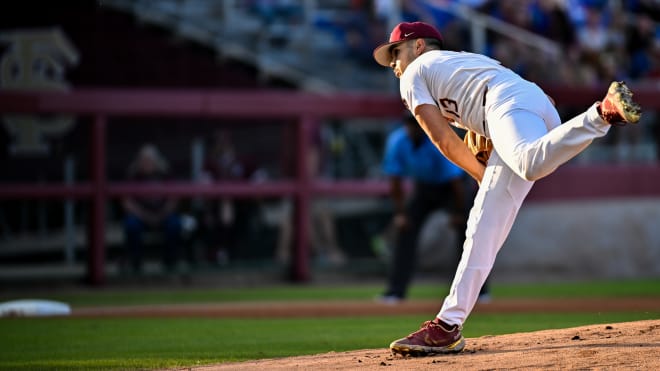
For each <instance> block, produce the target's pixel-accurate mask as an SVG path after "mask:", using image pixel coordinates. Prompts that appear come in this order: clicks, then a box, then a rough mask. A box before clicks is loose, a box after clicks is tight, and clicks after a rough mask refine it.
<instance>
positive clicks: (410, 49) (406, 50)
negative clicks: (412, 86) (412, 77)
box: [390, 40, 417, 79]
mask: <svg viewBox="0 0 660 371" xmlns="http://www.w3.org/2000/svg"><path fill="white" fill-rule="evenodd" d="M415 41H416V40H410V41H406V42H402V43H401V44H398V45H396V46H394V47H392V49H391V50H390V56H391V60H390V67H391V68H392V70H393V71H394V75H395V76H396V78H397V79H400V78H401V75H403V72H404V71H405V70H406V68H407V67H408V65H409V64H410V63H411V62H412V61H413V60H415V58H417V55H416V54H415V45H416V42H415Z"/></svg>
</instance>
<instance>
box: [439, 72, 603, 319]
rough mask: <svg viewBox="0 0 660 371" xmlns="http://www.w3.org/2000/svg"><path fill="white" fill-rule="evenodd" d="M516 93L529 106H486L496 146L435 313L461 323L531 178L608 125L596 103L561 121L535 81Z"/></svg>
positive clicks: (495, 95)
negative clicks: (449, 281)
mask: <svg viewBox="0 0 660 371" xmlns="http://www.w3.org/2000/svg"><path fill="white" fill-rule="evenodd" d="M532 85H533V84H532ZM534 86H536V85H534ZM527 88H529V86H527ZM498 94H499V95H506V94H509V95H510V94H511V91H510V90H509V91H506V90H505V89H499V90H498V89H497V88H495V89H493V90H492V91H489V93H488V95H487V100H491V99H492V101H495V102H496V101H498ZM518 94H522V95H523V96H522V97H520V98H521V99H523V100H524V101H525V103H526V105H527V106H528V107H530V109H527V108H525V109H521V108H518V107H515V105H516V104H515V103H514V104H511V105H510V106H509V107H507V104H504V105H499V106H495V105H493V106H488V104H487V106H486V122H487V126H488V127H487V130H488V134H489V136H490V138H491V140H492V141H493V147H494V150H493V153H492V154H491V157H490V159H489V161H488V165H487V167H486V171H485V174H484V177H483V179H482V182H481V185H480V187H479V191H478V192H477V195H476V197H475V200H474V205H473V206H472V209H471V210H470V215H469V219H468V224H467V230H466V236H465V237H466V238H465V243H464V246H463V254H462V257H461V261H460V263H459V265H458V267H457V270H456V274H455V276H454V280H453V282H452V285H451V289H450V292H449V295H448V296H447V297H446V298H445V301H444V303H443V305H442V308H441V309H440V311H439V312H438V315H437V317H438V318H440V319H442V320H443V321H444V322H446V323H448V324H452V325H453V324H456V325H461V326H462V325H463V323H464V322H465V320H466V319H467V317H468V315H469V314H470V312H471V311H472V309H473V307H474V305H475V304H476V302H477V299H478V296H479V290H480V289H481V286H482V285H483V284H484V282H485V281H486V278H487V277H488V275H489V273H490V271H491V269H492V268H493V265H494V263H495V257H496V255H497V253H498V251H499V250H500V248H501V247H502V245H503V244H504V241H505V240H506V238H507V236H508V235H509V232H510V231H511V227H512V226H513V222H514V220H515V218H516V215H517V214H518V210H520V207H521V205H522V202H523V200H524V199H525V197H526V196H527V194H528V193H529V191H530V190H531V188H532V185H533V184H534V180H537V179H540V178H542V177H544V176H546V175H548V174H550V173H552V172H553V171H554V170H555V169H557V167H559V166H560V165H561V164H563V163H565V162H566V161H568V160H570V159H571V158H573V157H575V156H576V155H577V154H579V153H580V152H581V151H582V150H584V149H585V148H586V147H587V146H588V145H589V144H590V143H591V142H592V141H593V140H594V139H595V138H598V137H601V136H603V135H605V134H606V133H607V131H608V130H609V128H610V125H609V124H607V123H606V122H605V121H604V120H603V119H602V118H600V116H599V115H598V112H597V110H596V104H594V105H592V106H591V107H590V108H589V109H588V110H587V111H586V112H584V113H582V114H580V115H578V116H576V117H575V118H573V119H571V120H569V121H568V122H566V123H564V124H561V120H560V118H559V114H558V113H557V111H556V109H555V108H554V106H552V103H551V102H550V101H549V99H548V98H547V96H546V95H545V94H544V93H543V92H542V91H541V90H540V89H539V88H538V87H536V88H534V89H525V90H524V91H519V92H518Z"/></svg>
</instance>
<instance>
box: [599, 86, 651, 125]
mask: <svg viewBox="0 0 660 371" xmlns="http://www.w3.org/2000/svg"><path fill="white" fill-rule="evenodd" d="M632 96H633V93H632V92H631V91H630V89H628V87H627V86H626V84H625V83H624V82H623V81H614V82H612V83H611V84H610V88H609V89H608V90H607V95H606V96H605V98H604V99H603V101H602V102H601V103H600V105H599V106H598V113H599V114H600V117H602V118H603V120H605V121H607V122H608V123H609V124H610V125H625V124H636V123H637V122H638V121H639V118H640V117H641V115H642V109H641V108H640V107H639V104H637V103H635V102H634V101H633V99H632Z"/></svg>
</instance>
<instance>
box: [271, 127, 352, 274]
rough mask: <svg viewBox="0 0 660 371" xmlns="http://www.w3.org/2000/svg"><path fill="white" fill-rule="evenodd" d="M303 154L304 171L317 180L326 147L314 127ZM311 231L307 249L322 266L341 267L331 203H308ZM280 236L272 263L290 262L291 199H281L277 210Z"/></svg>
mask: <svg viewBox="0 0 660 371" xmlns="http://www.w3.org/2000/svg"><path fill="white" fill-rule="evenodd" d="M311 144H312V145H311V148H310V151H309V153H308V154H307V155H306V159H307V171H308V173H309V176H310V178H318V177H319V176H320V174H321V173H322V167H323V164H324V163H325V161H324V159H323V154H324V153H325V150H324V149H325V146H324V144H323V141H322V139H321V133H320V131H319V130H318V128H316V130H315V131H314V132H313V133H312V143H311ZM310 213H311V222H310V226H311V230H310V231H309V237H310V248H311V250H312V253H313V254H315V255H316V258H317V259H318V260H319V262H321V263H327V264H330V265H343V264H344V263H345V262H346V255H345V254H344V251H343V249H342V248H341V247H340V245H339V241H338V238H337V231H336V224H335V217H334V213H333V211H332V208H331V202H330V200H327V199H324V198H316V199H314V200H312V203H311V210H310ZM279 221H280V224H279V236H278V241H277V246H276V250H275V260H276V261H277V262H279V263H281V264H288V263H290V262H291V255H292V250H293V228H294V224H293V204H292V202H291V200H288V199H287V200H284V201H282V204H281V205H280V209H279Z"/></svg>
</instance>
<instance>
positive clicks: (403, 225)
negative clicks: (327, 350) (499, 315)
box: [379, 113, 487, 304]
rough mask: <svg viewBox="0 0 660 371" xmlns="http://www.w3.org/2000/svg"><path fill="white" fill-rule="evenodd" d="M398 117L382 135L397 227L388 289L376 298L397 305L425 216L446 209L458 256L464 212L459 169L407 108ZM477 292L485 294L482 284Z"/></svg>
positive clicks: (408, 279)
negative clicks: (409, 184) (407, 185)
mask: <svg viewBox="0 0 660 371" xmlns="http://www.w3.org/2000/svg"><path fill="white" fill-rule="evenodd" d="M403 122H404V125H402V126H401V127H400V128H398V129H396V130H395V131H393V132H392V133H391V134H390V135H389V137H388V139H387V143H386V146H385V154H384V158H383V165H382V166H383V172H384V173H385V174H386V175H387V176H388V177H389V179H390V194H391V198H392V202H393V206H394V217H393V220H392V227H393V228H394V229H395V230H396V234H395V235H396V238H395V242H394V251H393V252H392V254H391V256H390V258H391V260H390V271H389V274H388V279H387V288H386V290H385V292H384V294H383V295H382V296H381V297H380V298H379V299H380V301H382V302H383V303H386V304H396V303H398V302H400V301H402V300H404V299H405V298H406V295H407V291H408V287H409V285H410V282H411V280H412V278H413V274H414V270H415V265H416V262H417V259H418V256H417V250H418V246H417V245H418V242H419V235H420V232H421V230H422V227H423V226H424V224H425V222H426V221H427V220H428V219H429V217H430V216H431V215H432V214H433V213H434V212H436V211H438V210H445V211H447V212H448V213H449V214H450V223H451V225H452V227H453V229H454V230H455V231H456V236H457V238H456V240H457V249H458V250H459V254H458V255H459V256H460V251H461V250H462V246H463V239H462V238H461V235H462V234H463V231H464V230H465V226H466V220H467V213H468V211H469V210H468V204H467V202H466V201H467V196H466V193H467V191H468V190H467V188H468V187H466V185H465V178H466V175H465V173H464V172H463V170H461V169H460V168H459V167H457V166H456V165H454V164H452V163H451V162H450V161H449V160H447V159H446V158H445V157H444V156H443V155H442V154H441V153H440V152H439V151H438V150H437V149H436V148H435V146H434V145H433V143H431V141H430V140H429V139H428V137H427V136H426V135H425V134H424V131H423V130H422V129H421V128H420V127H419V125H418V124H417V121H416V120H415V118H414V117H413V116H412V115H410V114H408V113H406V114H405V115H404V118H403ZM405 178H410V179H411V180H412V181H413V192H412V193H411V195H410V197H409V198H408V199H407V200H406V195H405V192H404V186H403V181H404V179H405ZM456 263H458V262H456ZM482 294H483V296H482V298H485V295H486V294H487V288H486V285H484V288H483V289H482Z"/></svg>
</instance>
